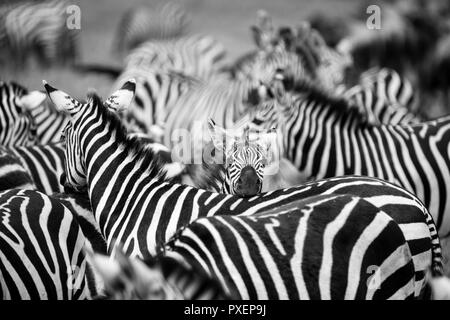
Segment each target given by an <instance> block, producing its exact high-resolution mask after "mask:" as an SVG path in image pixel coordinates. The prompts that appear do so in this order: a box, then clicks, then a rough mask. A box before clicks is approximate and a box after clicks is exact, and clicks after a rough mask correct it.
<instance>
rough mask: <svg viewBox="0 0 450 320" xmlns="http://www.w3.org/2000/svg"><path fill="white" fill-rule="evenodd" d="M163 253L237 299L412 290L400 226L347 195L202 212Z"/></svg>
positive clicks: (391, 294) (403, 295)
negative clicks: (249, 210)
mask: <svg viewBox="0 0 450 320" xmlns="http://www.w3.org/2000/svg"><path fill="white" fill-rule="evenodd" d="M164 254H165V255H166V256H168V257H172V258H175V259H178V260H181V261H185V262H187V263H188V264H190V265H192V266H194V268H195V269H200V270H203V271H204V272H205V273H206V274H208V275H209V276H210V277H211V278H213V279H218V280H219V282H220V283H221V284H222V286H223V287H224V289H225V292H227V293H228V294H232V293H235V294H237V297H238V299H263V300H265V299H271V300H272V299H283V300H284V299H290V300H293V299H294V300H298V299H300V300H309V299H322V300H329V299H339V300H340V299H412V298H414V297H415V296H417V295H416V292H415V289H416V288H415V283H414V282H415V281H414V278H415V272H414V264H413V260H412V254H411V252H410V250H409V246H408V244H407V243H406V241H405V238H404V235H403V231H402V230H401V229H400V227H399V226H398V225H397V223H395V222H394V220H393V219H392V218H391V217H389V216H388V215H387V214H385V213H384V212H382V211H380V210H379V208H377V207H375V206H373V205H372V204H370V203H368V202H367V201H365V200H363V199H361V198H358V197H352V196H348V195H328V196H316V197H312V198H305V199H302V200H301V201H299V202H298V203H294V204H290V205H288V206H287V208H283V207H281V208H277V209H272V210H269V211H268V212H260V213H256V214H252V215H245V216H242V215H240V216H214V217H208V218H206V217H205V218H200V219H198V220H196V221H195V222H194V223H192V224H190V225H188V226H187V227H186V228H183V229H181V230H180V231H179V232H178V233H177V235H175V236H174V237H173V239H172V240H171V241H170V242H169V244H168V245H166V247H165V251H164ZM375 272H376V273H375Z"/></svg>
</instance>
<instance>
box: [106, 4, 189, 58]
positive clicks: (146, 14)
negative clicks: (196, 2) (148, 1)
mask: <svg viewBox="0 0 450 320" xmlns="http://www.w3.org/2000/svg"><path fill="white" fill-rule="evenodd" d="M189 21H190V18H189V16H188V15H187V13H186V12H185V11H184V9H183V8H182V7H181V6H180V5H179V4H177V3H175V2H166V3H164V4H162V5H159V6H156V7H154V8H152V7H149V6H138V7H133V8H131V9H129V10H128V11H127V12H125V14H124V15H123V16H122V19H121V20H120V23H119V27H118V29H117V32H116V35H115V45H114V50H117V52H119V53H124V52H128V51H129V50H131V49H134V48H136V47H137V46H138V45H140V44H141V43H143V42H145V41H148V40H155V39H164V40H167V39H170V38H177V37H179V36H181V35H183V34H184V33H185V32H186V30H187V28H188V25H189Z"/></svg>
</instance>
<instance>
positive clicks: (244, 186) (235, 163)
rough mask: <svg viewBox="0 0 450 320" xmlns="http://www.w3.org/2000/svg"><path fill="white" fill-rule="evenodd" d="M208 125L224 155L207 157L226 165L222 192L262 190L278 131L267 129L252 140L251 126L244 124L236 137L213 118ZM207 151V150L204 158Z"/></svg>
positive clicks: (244, 193) (216, 146)
mask: <svg viewBox="0 0 450 320" xmlns="http://www.w3.org/2000/svg"><path fill="white" fill-rule="evenodd" d="M208 129H209V131H210V134H211V138H212V141H213V144H214V147H215V150H218V151H219V154H222V155H223V158H224V159H220V155H219V154H214V157H212V154H211V159H208V158H207V159H205V160H207V161H208V160H212V161H213V162H217V163H219V164H224V165H225V167H226V170H225V172H224V176H223V178H222V179H220V180H222V183H221V186H220V192H222V193H226V194H235V195H240V196H243V197H251V196H254V195H257V194H259V193H260V192H261V190H262V185H263V179H264V174H265V168H266V165H267V164H269V162H270V160H269V158H270V156H271V155H270V154H269V151H270V150H271V142H272V141H271V138H272V140H273V134H274V133H276V132H275V131H274V130H268V131H267V132H264V133H260V134H259V135H258V136H257V137H256V138H253V139H252V141H251V140H250V132H249V130H250V128H249V127H246V128H244V131H243V134H242V136H241V137H236V136H234V137H233V136H232V135H231V132H230V131H228V132H227V131H226V130H225V129H223V128H220V127H218V126H217V125H216V124H215V122H214V120H212V119H209V121H208ZM207 155H208V154H204V158H205V156H207ZM224 160H225V161H224ZM220 172H223V171H222V170H221V171H220Z"/></svg>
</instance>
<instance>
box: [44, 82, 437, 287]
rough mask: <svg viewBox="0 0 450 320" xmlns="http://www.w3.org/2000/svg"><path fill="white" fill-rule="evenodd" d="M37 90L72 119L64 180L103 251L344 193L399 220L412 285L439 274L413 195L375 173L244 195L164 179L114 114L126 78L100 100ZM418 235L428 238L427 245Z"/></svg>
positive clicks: (149, 245) (129, 93)
mask: <svg viewBox="0 0 450 320" xmlns="http://www.w3.org/2000/svg"><path fill="white" fill-rule="evenodd" d="M45 88H46V90H47V92H48V94H49V96H50V98H51V100H52V101H53V102H54V103H55V104H56V105H57V106H58V107H61V108H66V110H67V111H68V112H69V113H70V114H71V116H72V117H74V118H73V119H72V120H71V121H70V122H69V125H68V126H67V128H66V131H65V137H66V151H65V154H66V158H67V159H68V161H67V162H66V166H65V171H66V175H65V186H66V188H68V189H69V188H70V189H74V190H77V191H82V190H87V191H88V193H89V196H90V199H91V204H92V208H93V211H94V215H95V219H96V221H97V222H98V223H99V226H100V230H102V234H103V235H104V237H105V239H106V241H107V244H108V252H111V251H113V249H114V244H115V243H116V242H117V243H123V247H124V252H125V253H126V254H127V255H130V256H135V257H140V258H148V257H150V256H154V255H155V254H156V253H157V246H158V245H161V244H163V243H165V242H166V241H168V240H169V238H170V237H171V236H172V235H173V234H174V233H175V231H176V230H178V229H179V228H180V227H182V226H184V225H187V224H188V223H190V222H192V221H194V220H196V219H197V218H200V217H206V216H212V215H217V214H220V215H237V214H246V215H251V214H254V213H256V212H260V211H262V210H270V209H273V208H278V207H279V206H282V205H285V204H289V203H292V202H295V201H298V200H301V199H304V198H306V197H310V196H316V195H320V194H327V193H334V194H352V195H355V196H361V197H363V198H364V199H366V200H367V201H369V202H370V203H372V204H373V205H375V206H376V207H378V208H380V209H381V210H383V211H384V212H386V213H387V214H388V215H389V216H391V217H392V219H394V220H395V221H396V222H398V223H399V224H401V225H403V227H404V235H405V238H406V240H407V241H408V245H409V246H410V248H411V251H412V252H413V255H414V266H415V270H416V274H417V277H416V282H417V284H418V286H417V288H419V287H420V285H419V283H422V282H423V279H424V275H425V270H427V268H428V267H429V266H430V265H432V268H433V270H435V271H436V273H440V272H442V271H441V269H442V262H441V259H442V257H441V251H440V244H439V238H438V237H437V234H436V227H435V226H434V222H433V219H432V218H431V216H430V215H429V213H428V212H427V210H426V209H425V207H424V206H423V205H422V203H421V202H420V201H419V200H418V199H417V198H415V197H414V196H413V195H412V194H410V193H409V192H407V191H404V190H403V189H401V188H399V187H396V186H393V185H391V184H388V183H385V182H383V181H380V180H377V179H371V178H364V177H343V178H336V179H328V180H324V181H317V182H314V183H311V184H308V185H303V186H299V187H296V188H290V189H282V190H277V191H273V192H269V193H265V194H262V195H260V196H255V197H252V198H248V199H247V198H240V197H236V196H233V195H223V194H215V193H211V192H208V191H205V190H199V189H195V188H192V187H188V186H184V185H179V184H172V183H169V182H165V181H164V175H165V170H164V168H163V167H162V166H161V165H160V163H159V161H158V160H157V159H156V158H155V157H154V154H153V152H151V150H145V149H143V148H142V147H141V145H140V144H138V143H137V141H136V140H134V139H130V138H127V136H126V135H125V132H124V128H123V125H122V123H121V122H120V120H119V119H118V117H117V116H116V115H115V114H114V113H115V112H117V111H119V110H122V109H123V108H126V106H127V105H129V104H130V102H131V100H132V98H133V92H134V89H135V85H134V82H133V81H129V82H127V83H126V84H125V85H124V86H123V87H122V89H121V90H119V91H118V92H117V93H116V94H115V95H113V97H110V98H109V99H108V100H107V101H106V102H105V104H103V103H102V102H101V101H100V98H99V97H97V96H95V95H94V96H92V97H91V98H90V99H89V101H88V103H87V104H81V103H79V102H77V101H76V100H74V99H72V98H71V97H70V96H69V95H67V94H66V93H64V92H62V91H60V90H57V89H55V88H53V87H51V86H49V85H48V84H45ZM111 100H112V103H111ZM118 181H120V183H117V182H118ZM125 213H126V214H125ZM150 213H151V214H150ZM413 221H414V222H415V223H412V222H413ZM403 227H402V228H403ZM419 239H424V242H426V243H428V245H427V248H425V247H424V246H423V245H422V244H423V243H424V242H422V241H417V240H419ZM425 239H428V240H425ZM427 241H428V242H427ZM419 243H420V246H418V244H419ZM427 252H428V253H427ZM419 291H420V290H419Z"/></svg>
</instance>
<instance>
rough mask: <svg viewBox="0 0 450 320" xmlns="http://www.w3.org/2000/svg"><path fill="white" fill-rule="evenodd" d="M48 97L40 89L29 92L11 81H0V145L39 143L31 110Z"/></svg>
mask: <svg viewBox="0 0 450 320" xmlns="http://www.w3.org/2000/svg"><path fill="white" fill-rule="evenodd" d="M45 99H46V95H45V94H44V93H42V92H40V91H31V92H28V90H27V89H25V88H24V87H22V86H21V85H19V84H17V83H15V82H13V81H11V82H3V81H0V145H2V146H21V145H22V146H27V145H34V144H36V143H37V136H36V126H35V123H34V122H33V120H32V117H31V114H30V110H32V109H33V108H35V107H36V106H39V105H40V104H41V103H42V102H43V101H44V100H45Z"/></svg>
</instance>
